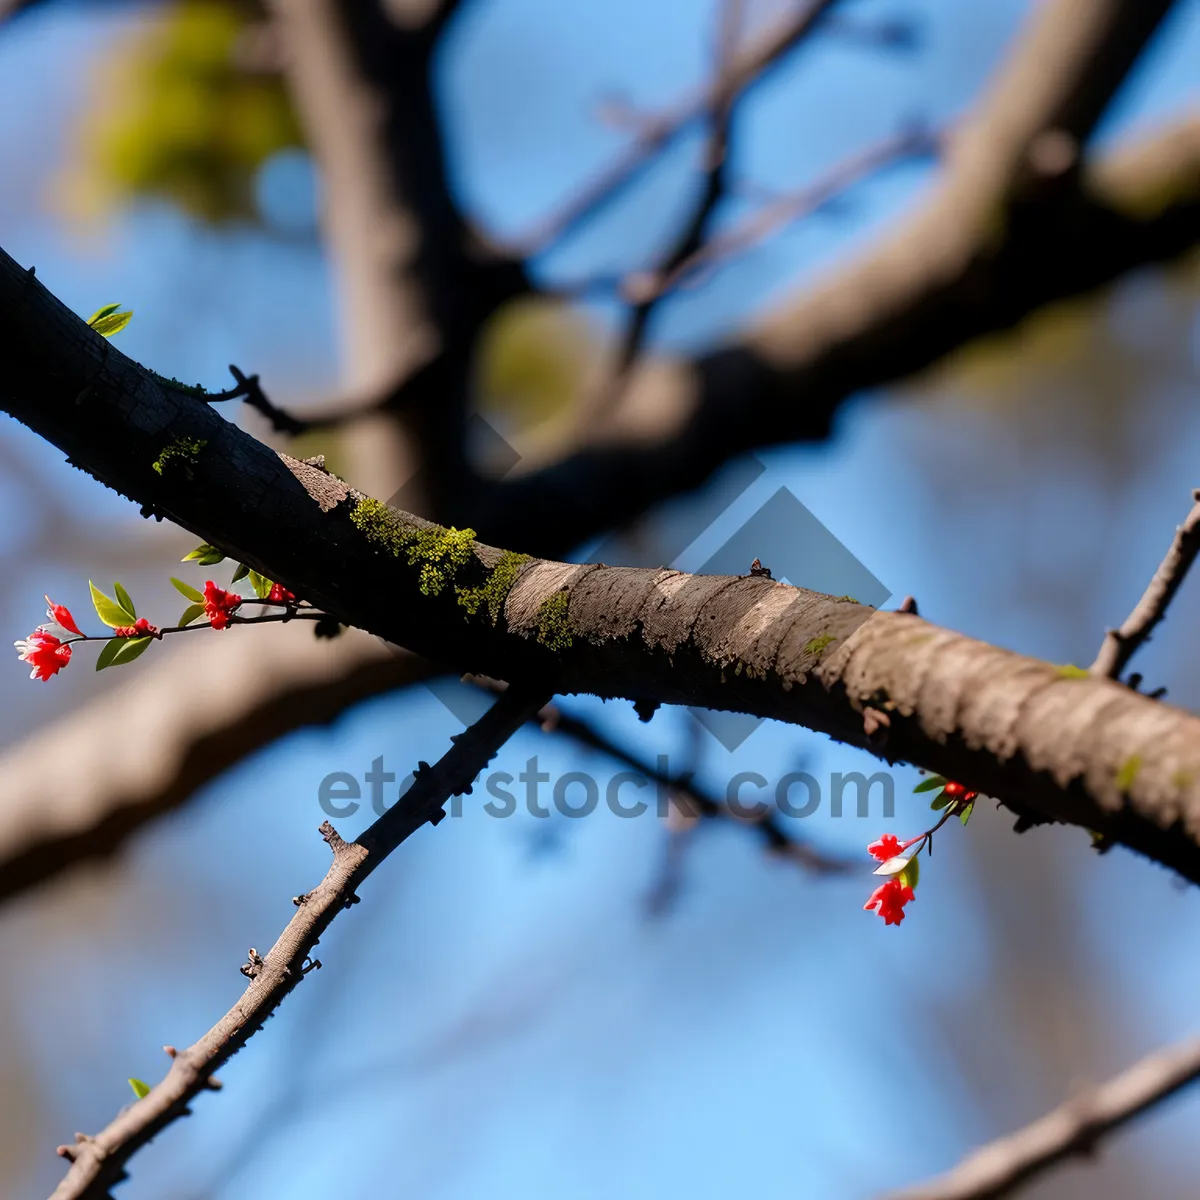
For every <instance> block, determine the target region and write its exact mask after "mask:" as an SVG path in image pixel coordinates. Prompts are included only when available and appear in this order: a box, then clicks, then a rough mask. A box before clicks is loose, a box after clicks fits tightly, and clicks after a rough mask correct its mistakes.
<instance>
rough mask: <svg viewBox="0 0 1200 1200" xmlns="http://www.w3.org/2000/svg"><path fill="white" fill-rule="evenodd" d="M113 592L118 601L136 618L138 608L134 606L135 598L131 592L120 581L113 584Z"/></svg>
mask: <svg viewBox="0 0 1200 1200" xmlns="http://www.w3.org/2000/svg"><path fill="white" fill-rule="evenodd" d="M113 592H114V594H115V595H116V597H117V603H118V604H119V605H120V606H121V607H122V608H123V609H124V610H125V611H126V612H127V613H129V614H130V616H132V617H133V618H134V619H135V620H136V619H137V609H136V608H134V607H133V600H132V599H131V598H130V595H129V593H128V592H127V591H126V590H125V589H124V588H123V587H122V586H121V585H120V584H119V583H114V584H113Z"/></svg>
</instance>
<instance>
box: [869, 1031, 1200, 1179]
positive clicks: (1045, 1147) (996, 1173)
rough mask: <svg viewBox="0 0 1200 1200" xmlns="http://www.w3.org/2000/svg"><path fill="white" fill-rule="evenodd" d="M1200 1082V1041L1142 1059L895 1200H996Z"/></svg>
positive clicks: (1091, 1151)
mask: <svg viewBox="0 0 1200 1200" xmlns="http://www.w3.org/2000/svg"><path fill="white" fill-rule="evenodd" d="M1197 1079H1200V1038H1190V1039H1189V1040H1188V1041H1186V1042H1180V1043H1179V1044H1178V1045H1177V1046H1172V1047H1170V1048H1169V1049H1166V1050H1160V1051H1159V1052H1158V1053H1157V1054H1153V1055H1151V1056H1150V1057H1149V1058H1144V1059H1143V1060H1142V1061H1141V1062H1139V1063H1137V1064H1135V1065H1134V1066H1132V1067H1130V1068H1129V1070H1127V1071H1125V1072H1123V1073H1122V1074H1120V1075H1118V1076H1116V1077H1115V1078H1114V1079H1110V1080H1109V1081H1108V1082H1107V1083H1105V1084H1103V1085H1102V1086H1100V1087H1098V1088H1096V1089H1095V1090H1094V1091H1092V1092H1089V1093H1087V1094H1086V1095H1083V1096H1080V1097H1078V1098H1077V1099H1075V1100H1069V1101H1068V1102H1067V1103H1066V1104H1064V1105H1063V1106H1062V1107H1061V1108H1056V1109H1055V1110H1054V1111H1053V1112H1052V1113H1048V1114H1047V1115H1046V1116H1044V1117H1042V1118H1041V1119H1040V1120H1037V1121H1035V1122H1034V1123H1033V1124H1032V1125H1027V1126H1026V1127H1025V1128H1024V1129H1022V1130H1020V1131H1019V1132H1017V1133H1013V1134H1010V1135H1009V1136H1008V1137H1005V1138H1001V1139H1000V1140H999V1141H995V1142H992V1143H991V1144H990V1145H987V1146H984V1147H983V1148H982V1149H980V1150H977V1151H976V1152H975V1153H974V1154H972V1155H971V1156H970V1157H969V1158H967V1159H964V1160H963V1162H962V1163H961V1164H960V1165H959V1166H957V1167H955V1168H954V1170H952V1171H950V1172H948V1173H947V1174H945V1175H943V1176H940V1177H939V1178H937V1179H934V1180H932V1181H931V1182H929V1183H924V1184H919V1185H918V1186H916V1187H913V1188H908V1189H905V1190H904V1191H901V1192H896V1193H895V1194H894V1196H893V1197H892V1200H998V1198H999V1197H1000V1196H1007V1195H1009V1194H1010V1193H1011V1192H1013V1191H1015V1190H1016V1189H1017V1188H1019V1187H1020V1186H1021V1185H1022V1184H1025V1183H1028V1182H1029V1181H1030V1180H1031V1179H1033V1178H1035V1177H1036V1176H1038V1175H1040V1174H1042V1172H1044V1171H1046V1170H1049V1168H1051V1167H1054V1166H1057V1165H1058V1164H1059V1163H1061V1162H1063V1161H1064V1160H1066V1159H1069V1158H1074V1157H1077V1156H1081V1155H1083V1156H1090V1155H1092V1154H1094V1153H1095V1152H1096V1148H1097V1145H1098V1143H1099V1142H1100V1141H1101V1139H1102V1138H1104V1137H1105V1136H1106V1135H1107V1134H1109V1133H1112V1132H1114V1131H1115V1130H1118V1129H1120V1128H1122V1127H1123V1126H1125V1125H1127V1124H1128V1123H1129V1122H1130V1121H1132V1120H1133V1119H1134V1118H1135V1117H1139V1116H1141V1114H1142V1113H1144V1112H1146V1111H1148V1110H1149V1109H1151V1108H1154V1107H1155V1106H1156V1105H1158V1104H1161V1103H1162V1102H1163V1101H1164V1100H1166V1099H1168V1098H1170V1097H1171V1096H1173V1095H1175V1093H1176V1092H1178V1091H1180V1090H1181V1089H1182V1088H1184V1087H1186V1086H1187V1085H1188V1084H1190V1083H1194V1082H1195V1081H1196V1080H1197Z"/></svg>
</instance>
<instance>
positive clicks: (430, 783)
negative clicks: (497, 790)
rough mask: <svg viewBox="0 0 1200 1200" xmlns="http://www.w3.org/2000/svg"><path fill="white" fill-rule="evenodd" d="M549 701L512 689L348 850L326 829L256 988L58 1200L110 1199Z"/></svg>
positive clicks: (75, 1166)
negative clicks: (137, 1157)
mask: <svg viewBox="0 0 1200 1200" xmlns="http://www.w3.org/2000/svg"><path fill="white" fill-rule="evenodd" d="M546 699H547V697H546V696H545V695H544V694H542V693H539V694H537V695H532V696H531V695H529V694H526V693H523V692H519V691H517V690H515V689H514V690H513V691H511V692H509V693H507V694H506V695H504V696H501V697H500V699H498V700H497V701H496V703H495V704H494V705H493V706H492V708H491V709H489V710H488V712H487V713H485V714H484V716H483V717H482V718H481V719H480V720H479V721H478V722H476V723H475V724H474V725H473V726H471V728H470V729H468V730H467V731H466V732H464V733H462V734H460V735H459V736H458V737H457V738H455V739H454V745H453V746H452V747H451V748H450V749H449V750H448V751H447V752H446V753H445V754H444V755H443V756H442V758H441V759H439V760H438V762H437V763H436V764H435V765H434V766H432V767H429V766H428V765H425V764H422V765H421V767H420V768H419V769H418V771H417V773H416V777H415V780H414V782H413V785H412V787H411V788H409V790H408V791H407V792H406V793H405V795H404V797H403V798H402V799H401V800H400V801H398V802H397V803H396V804H394V805H393V806H392V807H391V808H390V809H388V811H387V812H386V813H384V815H383V816H381V817H380V818H379V819H378V820H377V821H375V823H374V824H373V825H371V827H370V828H369V829H368V830H367V831H366V832H365V833H364V834H363V835H362V836H361V837H360V838H359V839H358V840H357V841H355V842H345V841H343V840H342V838H341V837H340V836H339V835H338V833H337V831H336V830H335V829H334V828H333V826H332V825H330V824H329V822H328V821H326V822H325V823H324V824H323V825H322V826H321V836H322V837H323V838H324V839H325V841H326V842H328V843H329V848H330V850H332V851H333V863H332V864H331V865H330V868H329V871H328V872H327V874H326V875H325V878H324V879H323V880H322V881H321V882H320V883H319V884H318V885H317V887H315V888H314V889H313V890H312V891H311V892H307V893H305V894H304V895H302V896H297V897H296V899H295V902H294V903H295V904H296V915H295V916H294V917H293V918H292V919H291V921H289V922H288V924H287V927H286V928H285V929H284V930H283V932H282V933H281V934H280V935H279V938H278V939H277V940H276V942H275V945H274V946H273V947H272V948H271V950H270V951H269V952H268V953H267V954H266V955H259V954H258V953H257V951H255V950H253V949H251V951H250V954H249V962H248V963H247V964H246V965H245V966H244V967H243V968H242V971H243V974H245V975H247V976H248V977H249V979H250V983H249V985H248V986H247V988H246V990H245V992H243V994H242V996H241V998H240V999H239V1000H238V1001H237V1003H236V1004H235V1005H234V1006H233V1007H232V1008H231V1009H230V1010H229V1012H228V1013H226V1014H225V1016H224V1017H222V1018H221V1020H220V1021H218V1022H217V1023H216V1024H215V1025H214V1026H213V1027H212V1028H211V1029H210V1030H209V1031H208V1032H207V1033H206V1034H205V1035H204V1036H203V1037H202V1038H200V1040H199V1041H197V1042H196V1043H195V1044H194V1045H192V1046H190V1047H189V1048H188V1049H186V1050H183V1051H180V1052H179V1053H177V1054H175V1055H174V1056H173V1061H172V1063H171V1068H170V1070H169V1071H168V1072H167V1074H166V1077H165V1078H164V1079H163V1080H162V1081H161V1082H160V1083H159V1084H158V1085H157V1086H155V1087H153V1088H151V1090H150V1092H149V1093H148V1094H147V1095H146V1096H144V1097H142V1098H141V1099H140V1100H137V1101H136V1102H135V1103H133V1104H131V1105H130V1106H129V1107H128V1108H126V1109H124V1110H123V1111H122V1112H121V1113H120V1114H119V1115H118V1116H117V1117H116V1118H114V1119H113V1121H112V1122H111V1123H110V1124H109V1125H108V1126H106V1127H105V1128H104V1129H103V1130H101V1131H100V1132H99V1133H98V1134H96V1135H94V1136H91V1137H89V1136H87V1135H85V1134H76V1140H75V1144H74V1145H73V1146H60V1147H59V1153H60V1154H61V1155H62V1156H63V1157H64V1158H67V1159H69V1160H70V1161H71V1169H70V1170H69V1171H68V1172H67V1175H66V1177H65V1178H64V1179H63V1181H62V1182H61V1183H60V1184H59V1186H58V1187H57V1188H56V1189H55V1191H54V1194H53V1197H52V1200H105V1198H106V1197H107V1196H108V1194H109V1190H110V1189H111V1188H112V1187H113V1186H114V1184H116V1183H118V1182H119V1181H120V1180H121V1179H123V1178H125V1164H126V1163H127V1162H128V1161H129V1159H130V1157H131V1156H132V1155H133V1154H135V1153H136V1152H137V1151H138V1150H139V1149H140V1148H141V1147H142V1146H144V1145H145V1144H146V1143H147V1142H148V1141H150V1139H151V1138H153V1137H154V1136H155V1135H156V1134H158V1133H160V1132H161V1131H162V1130H163V1129H165V1128H166V1127H167V1126H168V1125H170V1124H171V1123H172V1122H173V1121H175V1120H177V1119H178V1118H179V1117H181V1116H184V1115H186V1114H187V1112H188V1111H189V1109H188V1106H189V1105H190V1103H191V1102H192V1100H194V1099H195V1098H196V1096H198V1095H199V1094H200V1093H201V1092H202V1091H204V1090H205V1089H207V1088H211V1087H212V1086H213V1074H214V1072H215V1071H217V1070H218V1069H219V1068H220V1067H221V1065H222V1064H223V1063H225V1062H227V1061H228V1060H229V1059H230V1058H231V1057H232V1056H233V1055H234V1054H235V1053H237V1051H238V1050H240V1049H241V1048H242V1047H243V1046H244V1045H245V1044H246V1043H247V1042H248V1041H249V1040H250V1038H251V1037H253V1036H254V1034H255V1033H257V1032H258V1030H259V1029H261V1028H262V1026H263V1023H264V1022H265V1021H266V1019H267V1018H268V1017H269V1016H270V1015H271V1014H272V1013H273V1012H274V1011H275V1009H276V1008H277V1007H278V1006H279V1004H280V1003H281V1002H282V1001H283V999H284V998H285V997H286V996H287V995H288V993H289V992H291V991H292V989H293V988H295V987H296V986H297V984H299V982H300V981H301V980H302V979H303V978H304V976H305V974H306V973H307V971H308V970H309V955H310V953H311V951H312V950H313V948H314V947H315V946H316V945H317V941H318V939H319V938H320V937H321V935H322V934H323V933H324V932H325V930H326V929H327V928H328V927H329V925H330V924H331V923H332V922H333V920H334V918H335V917H336V916H337V915H338V913H340V912H342V911H343V910H344V909H346V908H349V907H350V906H351V905H352V904H353V903H355V901H356V900H357V898H358V896H357V891H358V888H360V887H361V886H362V884H363V882H364V881H365V880H366V879H367V877H368V876H369V875H371V874H372V872H374V870H375V869H376V868H377V867H378V866H379V865H380V863H382V862H383V861H384V859H386V858H387V856H388V855H389V854H391V852H392V851H393V850H395V849H396V847H397V846H399V845H400V844H401V843H402V842H404V841H405V840H406V839H407V838H408V837H410V836H411V835H412V834H413V833H415V832H416V831H417V830H418V829H420V828H421V826H422V825H424V824H426V822H430V823H432V824H435V825H436V824H437V823H438V822H439V821H440V820H441V819H442V817H443V816H444V815H445V814H444V812H443V811H442V806H443V805H444V804H445V803H446V802H447V801H448V800H449V799H450V797H451V796H456V795H462V794H464V793H468V792H470V790H471V784H472V781H473V780H474V778H475V776H476V775H478V774H479V772H480V771H481V770H483V768H484V767H486V766H487V764H488V762H490V761H491V759H492V758H493V756H494V755H495V754H496V752H497V751H498V750H499V749H500V747H501V746H502V745H503V744H504V743H505V742H506V741H507V740H508V739H509V738H510V737H511V736H512V734H513V733H515V732H516V730H517V729H519V728H520V727H521V726H522V725H523V724H524V723H525V722H526V720H528V718H529V715H530V714H531V713H532V712H536V711H537V709H538V708H540V707H541V706H542V705H543V704H544V703H545V702H546Z"/></svg>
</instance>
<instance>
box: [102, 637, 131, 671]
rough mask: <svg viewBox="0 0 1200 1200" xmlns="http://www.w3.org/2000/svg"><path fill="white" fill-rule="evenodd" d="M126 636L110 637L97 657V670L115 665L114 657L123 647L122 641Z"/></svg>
mask: <svg viewBox="0 0 1200 1200" xmlns="http://www.w3.org/2000/svg"><path fill="white" fill-rule="evenodd" d="M124 640H125V639H124V638H109V639H108V641H107V642H105V643H104V645H103V646H101V647H100V654H99V656H98V657H97V659H96V670H97V671H103V670H104V668H105V667H111V666H112V665H113V659H114V658H116V657H117V651H118V650H120V648H121V643H122V642H123V641H124Z"/></svg>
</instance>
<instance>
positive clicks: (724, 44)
mask: <svg viewBox="0 0 1200 1200" xmlns="http://www.w3.org/2000/svg"><path fill="white" fill-rule="evenodd" d="M744 9H745V0H724V2H723V3H722V4H721V6H720V13H719V15H718V21H717V37H716V46H715V52H716V66H715V70H714V73H713V74H714V78H715V83H714V86H713V89H712V107H711V108H710V110H709V113H708V126H709V129H708V143H707V145H706V147H705V151H704V185H703V187H702V188H701V191H700V195H699V196H698V197H697V199H696V203H695V205H694V206H693V209H692V213H691V216H690V217H689V218H688V220H687V222H686V224H685V225H684V227H683V228H682V229H681V230H680V231H679V233H678V235H677V237H676V238H675V242H674V244H673V245H672V246H671V248H670V249H669V250H668V251H667V253H666V254H665V255H664V256H663V260H662V263H661V265H660V266H659V267H658V268H657V269H656V270H655V271H654V272H652V273H651V274H652V278H654V279H658V278H661V277H664V276H669V275H670V274H671V273H672V272H673V271H675V270H677V269H678V268H679V266H680V265H681V264H682V263H685V262H687V261H688V259H690V258H691V257H692V256H693V255H695V254H696V253H698V252H699V251H700V250H701V249H702V248H703V246H704V243H705V238H706V235H707V231H708V227H709V225H710V223H711V221H712V217H713V213H714V212H715V211H716V209H717V206H718V205H719V204H720V203H721V199H722V197H723V196H724V195H725V185H726V175H727V167H728V162H729V131H730V126H731V124H732V121H733V110H734V107H735V105H736V102H737V96H738V88H737V78H736V76H735V74H734V69H733V68H734V63H735V61H736V53H737V44H738V39H739V36H740V34H741V28H742V20H743V17H744ZM663 295H664V292H663V291H659V290H650V291H648V292H647V293H646V295H644V296H643V297H642V298H640V299H637V300H635V301H634V302H633V304H632V307H631V308H630V311H629V313H628V315H627V317H626V322H625V329H624V332H623V334H622V336H621V344H620V346H619V347H618V350H617V354H616V359H615V361H614V364H613V368H612V371H611V372H610V373H609V378H608V379H607V380H606V381H605V382H604V383H603V384H602V385H601V390H600V393H599V394H598V395H597V396H596V397H595V398H594V399H592V400H591V402H589V403H588V404H587V405H585V407H584V411H583V413H582V414H581V418H582V423H583V424H584V425H586V426H591V425H592V423H593V422H595V421H596V420H597V419H599V418H601V417H602V416H603V415H604V413H605V412H606V411H607V410H609V409H611V408H612V407H614V406H615V404H616V403H617V402H618V401H619V400H620V398H621V396H622V395H623V393H624V391H625V385H626V383H627V382H628V379H629V374H630V371H631V370H632V369H633V366H634V364H635V363H636V362H637V360H638V357H639V356H640V355H641V353H642V348H643V346H644V344H645V341H646V334H647V332H648V331H649V328H650V321H651V318H652V317H653V315H654V309H655V308H656V306H657V305H658V302H659V300H660V299H661V298H662V297H663Z"/></svg>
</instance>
